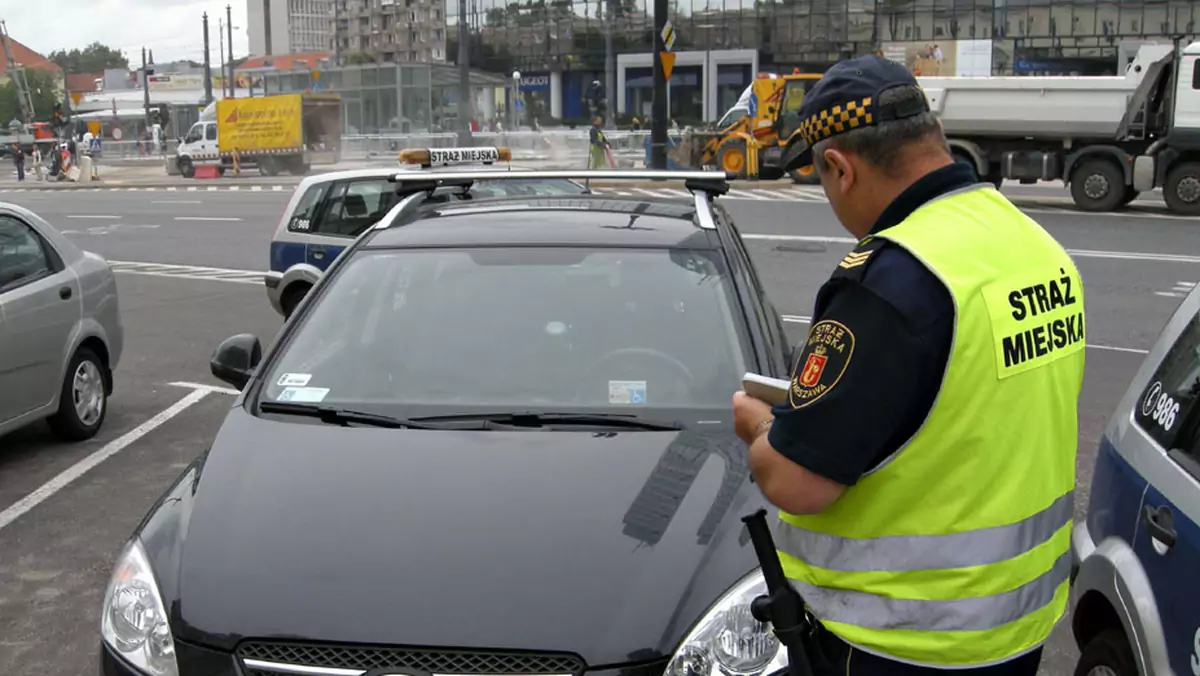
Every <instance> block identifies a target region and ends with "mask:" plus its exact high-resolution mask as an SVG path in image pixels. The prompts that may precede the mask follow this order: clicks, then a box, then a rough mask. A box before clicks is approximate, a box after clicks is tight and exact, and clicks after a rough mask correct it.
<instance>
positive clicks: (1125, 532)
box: [1071, 287, 1200, 676]
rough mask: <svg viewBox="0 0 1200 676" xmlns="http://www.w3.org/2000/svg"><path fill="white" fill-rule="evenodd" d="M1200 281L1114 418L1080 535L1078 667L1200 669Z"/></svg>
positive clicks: (1098, 675)
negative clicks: (1199, 284) (1079, 653)
mask: <svg viewBox="0 0 1200 676" xmlns="http://www.w3.org/2000/svg"><path fill="white" fill-rule="evenodd" d="M1198 395H1200V287H1198V288H1197V289H1195V290H1193V291H1192V293H1191V294H1190V295H1189V296H1188V297H1187V298H1186V299H1185V300H1184V301H1183V303H1182V304H1181V305H1180V307H1179V309H1178V310H1177V311H1176V313H1175V315H1174V316H1173V317H1172V318H1171V320H1170V321H1169V322H1168V323H1167V326H1166V328H1165V329H1163V332H1162V335H1161V336H1159V339H1158V342H1157V344H1155V346H1154V348H1153V349H1152V350H1150V353H1149V354H1148V355H1147V356H1146V359H1145V361H1144V362H1143V363H1142V366H1141V368H1140V369H1138V372H1137V375H1136V376H1135V377H1134V379H1133V382H1132V384H1131V385H1130V387H1129V390H1128V391H1127V392H1126V393H1125V396H1124V397H1123V398H1122V399H1121V403H1120V404H1119V405H1118V407H1117V411H1116V413H1115V415H1113V417H1112V420H1110V421H1109V423H1108V428H1107V429H1106V430H1105V433H1104V437H1103V438H1102V439H1101V441H1100V449H1099V453H1098V455H1097V458H1096V466H1095V472H1094V474H1093V477H1092V488H1091V498H1090V502H1089V504H1088V514H1087V518H1086V520H1084V521H1083V522H1080V523H1078V524H1076V526H1075V530H1074V533H1073V534H1072V554H1073V557H1074V564H1075V565H1074V569H1073V571H1072V588H1071V595H1072V601H1073V610H1072V629H1073V630H1074V634H1075V641H1076V643H1077V644H1078V645H1079V649H1080V652H1081V656H1080V660H1079V663H1078V665H1077V667H1076V670H1075V673H1076V675H1077V676H1084V675H1088V676H1163V675H1174V676H1188V675H1191V676H1197V675H1200V526H1198V525H1197V524H1200V404H1198V399H1200V396H1198Z"/></svg>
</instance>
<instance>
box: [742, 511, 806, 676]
mask: <svg viewBox="0 0 1200 676" xmlns="http://www.w3.org/2000/svg"><path fill="white" fill-rule="evenodd" d="M742 523H744V524H746V530H748V531H749V532H750V542H751V543H752V544H753V545H754V554H755V556H757V557H758V565H759V566H760V567H761V569H762V575H763V579H764V580H765V581H766V583H767V593H766V595H764V596H759V597H756V598H755V599H754V600H753V601H751V602H750V614H751V615H753V616H754V619H756V620H758V621H759V622H765V623H769V624H770V625H771V626H772V629H773V630H774V632H775V636H777V637H778V638H779V642H780V643H781V644H783V647H784V649H786V650H787V656H788V676H813V670H812V664H810V663H809V661H808V653H807V652H806V651H805V649H804V632H805V631H811V628H812V625H811V622H810V621H809V619H808V618H807V617H806V616H805V610H804V599H803V598H802V597H801V596H800V593H799V592H797V591H796V588H795V587H793V586H792V584H791V583H790V582H788V579H787V577H786V576H784V574H783V564H782V563H780V562H779V554H778V552H776V551H775V540H774V538H772V537H771V529H770V528H769V527H767V510H765V509H759V510H758V511H756V512H754V513H753V514H750V515H747V516H743V517H742Z"/></svg>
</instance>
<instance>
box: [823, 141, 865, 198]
mask: <svg viewBox="0 0 1200 676" xmlns="http://www.w3.org/2000/svg"><path fill="white" fill-rule="evenodd" d="M825 164H826V166H827V167H829V169H828V170H827V171H826V173H827V174H829V176H830V178H832V179H833V180H834V181H835V182H837V184H838V186H839V187H840V188H841V190H842V193H847V192H850V189H851V188H853V187H854V182H855V180H857V178H858V177H857V175H856V173H855V171H854V165H853V164H852V163H851V162H850V158H849V157H847V156H846V154H845V153H843V152H842V151H840V150H836V149H834V148H827V149H826V150H825Z"/></svg>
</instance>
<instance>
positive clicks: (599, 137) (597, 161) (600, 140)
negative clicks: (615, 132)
mask: <svg viewBox="0 0 1200 676" xmlns="http://www.w3.org/2000/svg"><path fill="white" fill-rule="evenodd" d="M603 126H604V118H602V117H600V116H599V115H597V116H595V117H593V118H592V128H591V129H590V130H589V131H588V169H598V168H601V167H614V166H616V165H615V163H614V162H613V156H612V146H610V145H609V143H608V137H607V136H605V135H604V130H603V129H601V127H603Z"/></svg>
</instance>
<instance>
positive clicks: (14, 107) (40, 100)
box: [0, 68, 60, 125]
mask: <svg viewBox="0 0 1200 676" xmlns="http://www.w3.org/2000/svg"><path fill="white" fill-rule="evenodd" d="M25 80H26V81H27V82H28V83H29V96H30V98H32V99H33V119H34V121H35V122H47V121H49V120H50V116H51V115H52V114H53V113H54V104H55V103H56V102H57V101H58V100H59V96H58V95H59V93H60V92H59V89H60V87H59V85H58V83H57V81H56V80H55V78H54V75H53V74H51V73H47V72H44V71H40V70H33V69H32V68H26V69H25ZM14 119H16V120H20V119H22V118H21V106H20V104H19V103H18V102H17V88H16V87H14V86H13V83H12V82H11V80H10V81H9V82H6V83H5V84H3V85H0V125H7V124H8V123H9V121H11V120H14Z"/></svg>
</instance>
